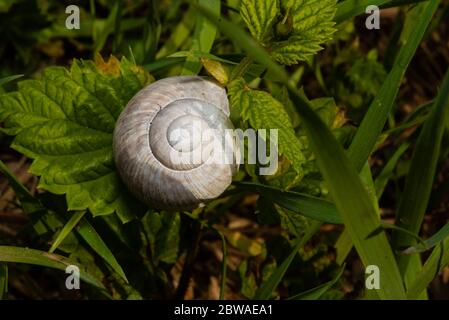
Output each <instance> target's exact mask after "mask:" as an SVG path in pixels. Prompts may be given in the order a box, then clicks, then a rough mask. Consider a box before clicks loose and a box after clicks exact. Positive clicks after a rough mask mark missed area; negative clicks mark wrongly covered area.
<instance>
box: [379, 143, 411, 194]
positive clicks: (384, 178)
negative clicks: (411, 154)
mask: <svg viewBox="0 0 449 320" xmlns="http://www.w3.org/2000/svg"><path fill="white" fill-rule="evenodd" d="M409 146H410V143H403V144H401V145H400V146H399V148H398V149H397V150H396V151H395V152H394V153H393V155H392V156H391V158H390V159H389V160H388V162H387V164H386V165H385V166H384V167H383V169H382V171H381V172H380V173H379V175H378V176H377V178H376V180H375V181H374V188H375V190H376V195H377V198H378V199H380V197H381V196H382V193H383V191H384V189H385V187H386V186H387V183H388V181H389V180H390V179H391V177H392V175H393V172H394V169H395V168H396V165H397V163H398V161H399V159H400V158H401V156H402V155H403V154H404V152H405V151H407V149H408V147H409Z"/></svg>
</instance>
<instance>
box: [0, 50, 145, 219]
mask: <svg viewBox="0 0 449 320" xmlns="http://www.w3.org/2000/svg"><path fill="white" fill-rule="evenodd" d="M149 81H151V77H150V76H149V75H148V74H147V73H146V72H145V71H143V69H141V68H139V67H137V66H135V65H133V64H132V63H130V62H128V61H127V60H126V59H122V61H121V62H119V61H118V60H117V59H115V58H114V57H111V59H110V60H109V62H107V63H105V62H104V61H103V60H102V59H101V58H97V63H96V64H94V63H93V62H91V61H85V62H79V61H74V63H73V65H72V67H71V68H70V70H66V69H64V68H61V67H50V68H47V69H46V70H45V71H44V73H43V76H42V79H40V80H26V81H22V82H20V83H19V90H18V91H16V92H12V93H8V94H5V95H2V96H0V122H3V123H4V126H5V128H4V129H3V130H4V131H5V132H6V133H8V134H12V135H16V138H15V139H14V141H13V144H12V148H14V149H16V150H17V151H19V152H21V153H23V154H24V155H26V156H27V157H30V158H33V159H34V161H33V164H32V165H31V167H30V172H31V173H33V174H35V175H38V176H40V183H39V187H41V188H43V189H46V190H48V191H50V192H53V193H56V194H66V198H67V203H68V209H69V210H73V211H82V210H86V209H89V210H90V211H91V212H92V213H93V215H94V216H96V215H105V214H110V213H113V212H114V211H115V212H116V213H117V214H118V216H119V217H120V218H121V220H122V221H124V222H126V221H129V220H130V219H132V218H133V217H134V214H135V213H136V212H139V211H142V206H141V205H140V204H139V203H138V202H137V201H136V200H135V199H133V198H132V197H131V195H130V194H129V193H128V191H127V190H126V188H125V187H124V186H123V184H122V182H121V181H120V178H119V176H118V173H117V172H116V170H115V167H114V160H113V153H112V135H113V130H114V126H115V121H116V119H117V117H118V116H119V114H120V113H121V111H122V109H123V108H124V107H125V105H126V103H127V102H128V101H129V100H130V99H131V97H132V96H133V95H134V94H135V93H136V92H137V91H138V90H140V89H141V88H142V87H143V86H144V85H146V84H147V83H148V82H149Z"/></svg>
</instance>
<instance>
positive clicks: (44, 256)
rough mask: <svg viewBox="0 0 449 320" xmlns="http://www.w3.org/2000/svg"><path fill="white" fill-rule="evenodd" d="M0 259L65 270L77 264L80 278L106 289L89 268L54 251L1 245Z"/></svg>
mask: <svg viewBox="0 0 449 320" xmlns="http://www.w3.org/2000/svg"><path fill="white" fill-rule="evenodd" d="M0 261H1V262H13V263H27V264H34V265H39V266H43V267H49V268H54V269H59V270H63V271H65V269H66V268H67V266H69V265H75V266H77V267H78V268H79V270H80V278H81V279H82V280H84V281H86V282H87V283H89V284H91V285H93V286H95V287H97V288H100V289H105V288H104V286H103V284H102V283H101V281H100V280H98V279H97V278H96V277H95V276H93V275H91V274H90V273H89V272H87V270H86V269H85V268H84V267H83V266H80V265H79V264H78V263H77V262H75V261H72V260H70V259H67V258H66V257H63V256H60V255H56V254H54V253H48V252H45V251H40V250H35V249H29V248H21V247H12V246H0Z"/></svg>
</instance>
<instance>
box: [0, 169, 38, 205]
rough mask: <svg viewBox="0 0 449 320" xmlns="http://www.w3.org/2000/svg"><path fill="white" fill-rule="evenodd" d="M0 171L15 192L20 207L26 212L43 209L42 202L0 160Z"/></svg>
mask: <svg viewBox="0 0 449 320" xmlns="http://www.w3.org/2000/svg"><path fill="white" fill-rule="evenodd" d="M0 172H1V173H3V175H4V176H5V178H6V179H7V180H8V182H9V185H10V186H11V188H12V189H13V190H14V192H15V193H16V196H17V198H18V199H19V201H20V203H21V204H22V208H23V210H24V211H25V213H27V214H32V213H35V212H38V211H42V210H45V208H44V207H43V206H42V204H41V203H40V202H39V200H37V199H36V198H35V197H33V195H32V194H31V193H30V191H29V190H28V189H27V188H26V187H25V186H24V185H23V184H22V183H21V182H20V181H19V180H18V179H17V178H16V177H15V176H14V174H13V173H12V172H11V171H10V170H9V168H8V167H7V166H6V165H5V163H4V162H3V161H1V160H0Z"/></svg>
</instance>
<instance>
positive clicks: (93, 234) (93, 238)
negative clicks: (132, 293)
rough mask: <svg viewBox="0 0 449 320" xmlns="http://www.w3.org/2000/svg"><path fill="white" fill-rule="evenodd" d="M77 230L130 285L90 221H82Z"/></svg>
mask: <svg viewBox="0 0 449 320" xmlns="http://www.w3.org/2000/svg"><path fill="white" fill-rule="evenodd" d="M76 230H77V232H78V233H79V234H80V236H81V237H82V238H83V239H84V240H85V241H86V242H87V243H88V244H89V246H91V248H92V249H93V250H94V251H95V252H96V253H97V254H98V255H99V256H100V257H102V258H103V259H104V260H105V261H106V262H107V263H108V264H109V265H110V266H111V267H112V269H114V270H115V272H117V273H118V274H119V275H120V276H121V277H122V278H123V279H124V280H125V281H126V282H127V283H128V279H127V278H126V275H125V272H124V271H123V269H122V267H121V266H120V264H119V263H118V262H117V260H116V259H115V257H114V255H113V254H112V252H111V250H109V248H108V246H107V245H106V244H105V243H104V241H103V240H102V239H101V237H100V235H99V234H98V233H97V231H95V229H94V227H92V225H91V224H90V223H89V221H87V219H85V218H84V219H82V220H81V221H80V223H79V225H78V227H77V228H76Z"/></svg>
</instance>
